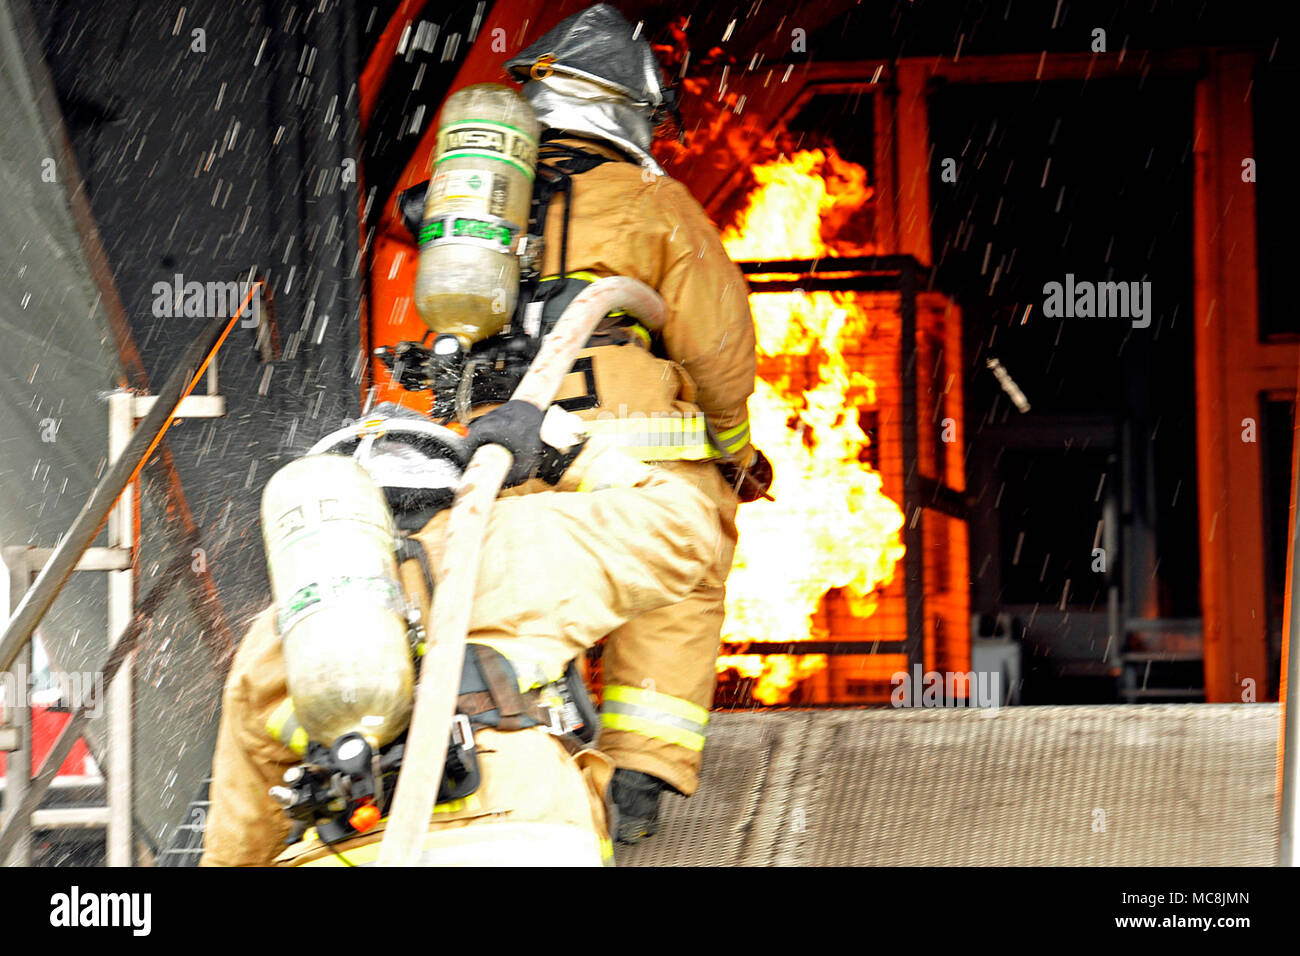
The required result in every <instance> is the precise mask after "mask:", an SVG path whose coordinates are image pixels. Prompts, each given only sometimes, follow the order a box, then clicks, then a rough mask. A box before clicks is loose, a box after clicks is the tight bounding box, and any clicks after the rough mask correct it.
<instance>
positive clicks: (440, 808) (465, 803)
mask: <svg viewBox="0 0 1300 956" xmlns="http://www.w3.org/2000/svg"><path fill="white" fill-rule="evenodd" d="M481 809H483V801H482V800H480V799H479V797H478V794H477V793H471V794H470V795H469V796H468V797H461V798H460V799H459V800H448V801H447V802H446V803H435V804H434V805H433V812H434V813H460V811H462V810H481ZM387 821H388V817H384V819H383V821H382V822H385V823H386V822H387Z"/></svg>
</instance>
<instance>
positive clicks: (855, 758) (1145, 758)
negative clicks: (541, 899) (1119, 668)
mask: <svg viewBox="0 0 1300 956" xmlns="http://www.w3.org/2000/svg"><path fill="white" fill-rule="evenodd" d="M990 714H992V715H993V716H989V715H990ZM1279 719H1280V717H1279V705H1277V704H1151V705H1110V706H1087V707H1083V706H1079V707H1008V708H1002V709H1001V710H998V711H980V710H965V709H957V708H950V709H932V710H925V709H917V710H839V711H779V712H772V711H767V712H761V713H748V714H726V713H720V714H714V715H713V716H712V718H711V720H710V737H709V745H708V749H707V750H706V751H705V756H704V773H703V779H702V783H701V787H700V791H699V793H697V795H696V796H695V797H693V798H692V799H690V800H689V801H688V800H685V799H683V798H681V797H677V796H670V797H666V798H665V800H664V804H663V807H662V811H661V813H662V826H661V828H660V832H659V834H658V835H657V836H655V837H654V838H653V839H651V840H649V841H647V842H646V843H644V844H641V845H639V846H636V847H620V848H619V851H618V857H617V859H618V863H619V864H620V865H623V866H667V865H677V866H681V865H757V866H761V865H804V866H808V865H877V866H882V865H975V864H984V865H1011V866H1032V865H1050V864H1058V865H1088V866H1133V865H1139V866H1141V865H1165V866H1180V865H1226V866H1242V865H1272V864H1273V863H1275V862H1276V854H1277V823H1276V816H1275V813H1274V781H1275V777H1274V774H1275V760H1276V747H1277V730H1278V721H1279Z"/></svg>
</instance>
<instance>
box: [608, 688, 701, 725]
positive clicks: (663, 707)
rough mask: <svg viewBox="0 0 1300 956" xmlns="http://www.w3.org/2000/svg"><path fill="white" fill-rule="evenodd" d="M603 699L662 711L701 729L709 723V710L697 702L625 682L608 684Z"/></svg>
mask: <svg viewBox="0 0 1300 956" xmlns="http://www.w3.org/2000/svg"><path fill="white" fill-rule="evenodd" d="M605 700H613V701H618V702H619V703H620V704H634V705H636V706H638V707H647V708H649V709H651V710H658V711H662V712H663V713H665V714H671V715H672V716H673V717H680V718H682V719H683V720H689V721H691V722H693V723H695V724H698V725H699V727H700V729H703V728H704V727H705V726H707V725H708V723H709V712H708V710H706V709H705V708H703V707H701V706H700V705H699V704H692V703H691V702H690V701H689V700H683V699H682V698H680V697H670V696H669V695H668V694H661V693H659V692H658V691H654V690H647V689H646V688H644V687H629V686H627V685H626V684H610V685H609V686H608V687H606V688H605Z"/></svg>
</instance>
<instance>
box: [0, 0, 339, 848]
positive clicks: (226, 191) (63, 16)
mask: <svg viewBox="0 0 1300 956" xmlns="http://www.w3.org/2000/svg"><path fill="white" fill-rule="evenodd" d="M3 2H4V3H5V4H7V5H9V6H12V5H14V4H16V3H18V2H22V0H3ZM352 16H353V11H352V10H351V5H350V4H343V3H340V2H337V0H324V2H313V3H310V4H303V3H292V2H278V0H268V2H255V3H254V2H246V3H237V2H230V0H199V2H193V0H190V2H186V3H185V4H179V3H157V2H152V0H151V2H136V3H131V2H112V3H102V2H96V0H36V2H34V3H32V4H31V6H30V14H29V15H27V16H26V18H24V17H23V16H22V15H19V16H17V17H15V18H14V20H15V22H18V23H23V22H26V23H28V24H31V25H32V26H33V27H34V29H35V31H36V33H37V34H38V35H39V46H38V48H39V49H41V50H42V51H43V53H44V58H45V62H46V64H47V66H48V68H49V72H50V76H51V77H52V81H53V87H54V90H55V94H56V97H57V102H58V104H59V108H60V111H61V113H62V118H63V123H64V124H65V126H66V128H67V132H68V136H69V138H70V140H71V144H72V147H73V152H74V154H75V158H76V165H77V167H78V169H79V170H80V174H81V179H82V182H83V184H84V189H85V194H86V197H87V198H88V200H89V203H90V207H91V211H92V212H93V215H94V219H95V221H96V223H97V225H98V230H99V234H100V237H101V238H102V242H103V248H104V251H105V253H106V255H107V260H108V262H109V264H110V267H111V273H112V279H113V281H114V283H115V285H116V289H117V291H118V292H119V293H120V300H121V303H122V307H123V309H124V312H125V318H126V321H127V324H129V328H130V332H131V337H132V338H133V340H134V345H135V347H136V348H137V349H138V352H139V356H140V359H141V360H142V363H143V369H144V372H145V373H146V374H147V376H148V379H149V382H150V383H151V384H152V386H153V388H154V389H157V388H158V387H160V386H161V384H162V382H163V380H164V379H165V377H166V376H167V375H168V374H169V373H170V372H171V371H172V370H173V368H174V367H175V364H176V361H177V358H178V356H179V355H180V353H181V352H182V351H183V349H184V348H185V346H186V344H187V343H188V342H189V341H190V340H191V337H192V336H193V335H194V334H195V332H196V331H197V330H198V329H199V328H200V326H201V324H202V323H204V322H206V321H207V318H206V317H203V318H200V317H184V316H178V317H167V316H165V315H158V314H156V313H157V311H158V310H157V309H156V300H157V296H156V295H155V293H154V291H153V290H154V285H155V284H156V283H159V282H166V283H168V284H171V283H173V282H174V277H175V276H176V275H178V274H179V275H181V276H183V281H184V282H191V281H197V282H200V283H208V282H230V281H237V280H238V279H240V278H241V277H243V276H245V275H248V274H249V273H250V270H251V271H252V272H253V273H254V274H256V275H258V276H261V277H264V278H265V279H266V280H267V283H268V287H269V288H270V290H271V293H272V296H273V302H274V315H275V326H276V327H275V332H276V335H275V336H274V337H273V342H274V344H275V345H277V346H278V349H277V350H276V351H275V352H274V353H273V354H272V355H270V356H269V358H270V360H269V361H267V358H268V356H266V355H263V354H261V353H260V352H259V351H258V350H256V349H255V348H254V347H253V344H254V343H253V332H252V330H250V329H236V331H235V332H234V334H233V335H232V338H231V340H230V341H229V342H228V344H227V345H226V346H225V348H224V349H223V351H222V358H221V362H220V391H221V393H222V394H223V395H224V396H225V397H226V401H227V415H226V417H225V418H223V419H219V420H207V421H205V420H192V421H187V422H183V423H181V424H179V425H178V426H176V427H174V428H173V429H172V431H171V432H170V434H169V437H168V444H169V447H170V452H171V456H172V459H173V460H174V462H175V467H176V473H177V475H178V476H179V484H180V487H181V489H182V490H183V495H184V500H185V503H186V504H187V506H188V509H189V511H190V513H191V514H192V517H193V520H194V522H195V524H196V525H197V528H198V538H197V539H195V540H187V539H186V538H185V537H184V535H183V533H182V531H181V530H180V529H179V523H178V521H177V507H176V501H175V498H174V497H173V498H172V499H168V498H167V497H166V495H165V494H164V491H165V490H166V488H165V485H166V484H167V482H166V481H164V480H163V479H164V478H165V475H164V474H163V472H162V471H160V469H159V468H158V467H157V462H155V467H153V468H152V469H151V470H150V471H149V472H148V473H147V475H146V481H145V486H144V492H143V494H142V507H141V511H142V528H143V534H142V543H141V549H140V568H139V571H140V574H139V586H138V588H139V589H138V596H143V595H144V594H145V593H147V592H148V590H149V588H150V587H151V586H153V585H154V584H156V583H158V582H160V581H161V582H162V583H163V586H164V587H167V588H169V589H171V590H172V591H173V592H174V593H172V594H171V595H169V598H168V601H167V603H166V605H165V606H164V608H163V610H162V611H160V612H159V613H158V614H157V615H156V616H155V619H154V621H153V622H152V625H151V626H150V628H149V630H148V632H147V634H146V637H145V641H144V646H143V647H142V649H141V652H140V655H139V658H138V662H139V665H138V676H137V706H136V714H135V727H136V735H135V746H136V751H135V773H136V778H135V797H136V813H137V817H138V820H139V822H140V823H141V824H142V826H141V828H140V829H141V833H140V835H141V836H142V837H143V838H145V841H146V843H147V844H149V845H150V847H151V849H154V850H155V851H160V850H163V849H164V848H166V847H167V846H168V845H169V844H170V843H172V842H173V841H174V839H175V837H176V835H177V827H178V826H179V825H180V824H181V823H182V822H183V820H182V818H183V817H184V815H185V809H186V805H187V803H188V801H189V800H190V798H191V797H192V796H193V794H194V792H195V790H196V788H197V787H198V786H199V783H200V781H201V780H202V779H203V777H204V776H205V775H206V772H207V769H208V764H209V761H210V758H211V750H212V743H213V740H214V738H215V730H216V723H215V715H216V713H217V705H218V703H219V693H220V686H221V679H222V677H223V676H224V675H223V674H222V673H221V670H222V667H223V665H224V663H225V661H226V658H225V657H223V654H222V650H223V649H222V648H221V647H220V646H219V645H218V643H217V642H215V641H214V635H213V633H211V627H210V622H211V621H212V620H221V619H224V620H225V621H228V623H229V628H230V630H231V631H232V632H233V633H234V634H235V635H236V636H238V635H239V634H241V633H242V631H243V630H244V628H245V625H246V623H247V621H248V619H249V618H250V617H251V616H252V615H253V614H254V613H256V612H257V611H258V610H259V609H260V608H261V607H263V606H264V605H265V604H266V603H267V601H268V600H269V589H268V586H267V581H266V572H265V566H264V560H263V556H262V548H261V540H260V529H259V524H258V507H259V503H260V496H261V490H262V488H263V486H264V485H265V483H266V481H267V480H268V479H269V478H270V476H271V475H272V474H273V473H274V472H275V470H276V469H277V468H278V467H279V466H280V465H282V464H283V463H285V462H287V461H289V460H290V459H292V458H294V457H296V456H298V455H301V454H302V453H303V452H305V451H306V450H307V448H308V447H310V445H311V444H312V443H313V442H314V441H315V440H316V439H317V438H318V437H320V436H321V435H322V434H324V433H325V432H327V431H329V430H332V429H333V428H336V427H338V425H339V424H340V422H341V421H342V420H343V419H346V418H351V417H355V416H356V415H357V414H358V413H359V410H360V388H361V385H360V372H361V368H362V364H361V354H360V353H361V338H360V334H359V317H360V309H361V295H360V292H359V290H360V287H361V285H360V252H359V248H360V243H359V241H358V222H357V210H358V193H357V184H356V175H355V170H356V165H355V164H356V160H357V145H356V144H357V141H358V134H357V123H356V115H357V95H358V94H357V87H356V80H357V75H358V66H357V54H356V44H355V37H354V29H353V26H352V24H353V20H352ZM9 67H10V64H9V61H6V62H5V68H6V69H9ZM10 89H17V86H16V85H15V84H9V85H8V86H7V88H6V90H5V92H6V98H8V94H9V90H10ZM6 112H9V111H8V110H6ZM6 122H9V120H6ZM33 123H35V120H33ZM46 132H47V135H49V136H50V141H51V142H53V140H54V136H53V134H49V133H48V131H46ZM29 139H31V137H30V136H29V137H27V138H24V137H23V136H16V137H7V140H13V142H8V141H6V149H5V151H4V152H3V154H0V175H2V176H4V177H5V183H6V184H7V187H6V189H7V193H8V194H9V195H13V194H14V192H15V190H17V192H18V193H19V194H23V193H24V191H25V192H26V193H30V194H34V195H38V196H45V195H46V194H45V193H41V192H40V191H39V190H40V185H41V184H40V182H39V174H40V171H41V168H40V166H39V165H38V164H37V165H32V162H31V161H32V160H38V159H39V158H41V156H40V154H41V153H42V152H43V151H48V150H49V149H51V148H53V147H52V146H50V147H47V146H44V145H37V146H31V144H30V143H27V140H29ZM25 144H26V145H25ZM26 146H31V148H26ZM10 147H12V148H10ZM20 147H22V148H20ZM24 148H26V152H30V153H32V155H31V156H28V155H26V152H24V151H23V149H24ZM11 179H12V180H14V181H15V183H16V185H12V184H10V183H9V181H10V180H11ZM43 201H44V202H45V205H46V206H47V207H49V208H45V207H39V208H38V205H39V204H36V205H32V208H31V210H30V214H28V215H26V216H25V218H24V219H23V220H22V222H21V223H20V225H21V226H22V228H23V230H25V232H24V234H23V235H21V236H19V235H18V234H17V232H16V231H15V232H13V233H11V232H10V231H9V228H10V226H11V222H10V220H11V219H12V218H13V217H9V216H6V219H5V221H4V226H5V230H6V232H5V235H4V236H3V240H4V244H5V245H4V248H5V253H4V254H3V258H0V265H3V266H4V268H5V270H6V274H5V283H4V290H3V292H4V295H3V300H4V306H3V308H4V311H3V312H0V323H3V326H2V327H3V331H4V345H5V347H4V349H0V382H3V383H4V385H5V389H6V391H5V395H4V398H5V404H6V406H7V409H6V415H7V416H8V417H6V418H5V419H4V425H5V430H6V433H5V435H4V436H3V437H4V439H5V440H6V445H5V447H4V451H2V452H0V469H3V470H4V473H5V474H6V475H9V474H10V473H12V474H13V476H14V477H13V479H12V480H9V479H6V481H5V483H4V492H5V494H6V497H7V498H9V499H10V500H7V501H6V503H5V504H6V509H7V510H9V511H10V512H11V514H12V515H13V516H14V518H15V520H14V521H12V522H7V523H6V524H4V525H3V526H2V527H0V530H2V531H3V533H4V535H5V538H4V540H3V542H0V543H3V544H6V545H12V544H37V545H44V546H50V545H53V544H54V543H55V541H54V539H55V537H56V536H57V534H58V533H59V530H60V529H61V528H64V527H66V525H67V524H68V523H70V521H71V517H72V515H75V513H76V510H77V508H79V507H80V504H81V503H82V502H83V501H84V499H85V495H86V494H87V493H88V491H89V487H90V483H91V482H92V481H93V477H94V472H95V470H96V468H97V465H98V460H99V458H100V457H102V456H103V455H104V454H105V452H106V450H107V448H106V422H107V406H106V404H105V403H104V401H103V393H104V392H105V391H106V390H107V389H108V388H111V387H112V384H113V381H114V379H115V378H116V377H117V376H118V375H119V373H120V371H121V368H120V367H119V356H118V354H117V348H116V347H115V344H114V341H113V339H112V338H111V337H110V336H108V334H107V332H106V328H105V325H106V320H105V319H104V318H103V316H102V315H96V314H95V313H94V311H93V310H92V308H91V306H90V303H91V302H93V301H95V299H96V293H95V290H94V289H93V288H92V285H93V284H92V282H91V281H90V280H89V279H88V277H87V272H86V270H85V268H78V264H77V263H75V262H73V261H71V260H72V259H73V258H74V256H73V254H74V253H75V247H76V242H75V237H74V235H73V234H72V233H71V232H70V231H69V228H70V222H69V219H68V217H67V216H66V215H64V214H61V213H60V212H59V211H58V205H59V204H58V203H57V202H55V201H54V200H50V199H48V198H47V199H45V200H43ZM15 229H16V225H15ZM48 237H54V238H48ZM49 242H58V243H62V245H63V246H64V247H66V248H67V249H68V250H72V252H71V253H70V254H69V256H67V257H62V258H61V257H60V256H58V255H55V254H53V253H51V252H50V251H49V250H48V249H45V248H44V247H41V246H40V244H41V243H47V244H48V243H49ZM24 243H25V244H26V246H25V248H26V249H27V250H28V251H27V252H26V253H24V254H23V255H21V256H20V255H18V254H17V252H16V251H15V250H16V249H17V248H18V246H19V245H21V244H24ZM38 249H39V250H40V251H39V252H38V251H37V250H38ZM23 265H26V266H27V267H28V269H29V272H28V276H30V277H31V278H33V279H35V281H34V283H32V287H33V289H34V290H35V291H34V294H33V297H32V298H31V299H30V300H28V301H27V302H26V303H25V305H23V306H22V307H19V306H18V304H19V303H21V302H22V294H21V292H20V290H19V289H18V287H17V285H16V284H14V281H13V280H14V271H16V270H17V269H19V268H22V266H23ZM59 266H63V268H58V267H59ZM11 270H12V271H11ZM10 299H14V300H15V302H10V301H9V300H10ZM87 315H90V316H91V317H90V318H89V319H87V318H85V316H87ZM20 345H21V346H22V349H19V348H18V346H20ZM33 348H41V349H44V357H43V359H42V363H41V368H40V370H39V372H38V374H37V376H36V377H35V379H34V380H33V381H32V382H31V383H30V385H28V386H24V385H23V383H24V382H26V381H27V379H28V373H30V372H31V367H30V362H29V356H28V355H27V354H26V351H30V350H31V349H33ZM24 350H26V351H24ZM82 353H85V354H84V355H83V354H82ZM14 389H18V391H19V392H21V394H17V393H13V392H14ZM11 393H13V394H11ZM29 393H30V394H29ZM51 409H55V410H56V411H55V412H51ZM51 414H55V415H61V416H62V417H63V418H64V419H65V423H64V425H63V428H64V429H66V430H65V431H62V432H61V433H60V438H59V441H58V442H57V443H55V444H54V445H53V446H49V445H46V446H42V444H41V442H40V429H41V422H42V421H43V420H44V419H46V418H48V417H50V416H51ZM68 419H72V421H68ZM42 451H44V452H46V453H47V454H46V458H47V459H48V458H49V457H50V455H57V456H61V458H60V460H61V461H62V460H64V459H66V461H64V467H65V469H66V470H67V472H68V473H69V475H70V476H71V477H72V478H73V479H75V481H70V482H69V484H68V485H67V486H66V488H65V489H64V491H63V494H62V495H61V496H60V503H61V504H60V507H58V508H56V509H53V510H51V509H49V508H48V506H47V510H51V514H50V520H49V521H47V522H45V523H44V524H39V525H38V523H37V522H36V521H35V520H34V519H33V518H32V515H33V514H36V513H38V512H40V510H41V508H42V502H43V501H46V500H48V499H49V498H50V497H51V492H50V490H49V484H50V482H52V481H53V478H49V477H48V476H46V477H47V479H48V480H46V481H45V482H44V483H41V482H38V481H33V480H30V479H27V480H26V481H25V483H24V482H23V479H24V478H25V476H26V475H27V474H28V473H29V472H31V471H32V469H33V467H34V462H33V456H34V455H36V454H37V453H40V452H42ZM36 464H39V462H37V463H36ZM40 476H41V472H40V470H39V469H38V470H37V477H38V478H39V477H40ZM10 496H14V497H12V498H11V497H10ZM11 525H12V527H11ZM16 535H22V537H20V538H17V539H15V536H16ZM191 553H192V555H193V560H192V562H191V565H192V566H191V567H187V568H186V569H185V574H193V575H196V576H201V575H204V574H206V575H210V580H211V582H212V583H214V584H215V592H216V595H217V597H218V601H219V605H220V606H219V607H207V608H206V609H205V610H206V613H205V614H199V613H196V610H195V603H194V601H193V600H192V595H193V593H194V590H195V589H194V588H193V586H192V585H193V584H194V582H193V581H191V580H187V579H185V575H184V574H183V575H181V576H180V577H179V578H171V579H167V578H166V577H165V575H164V574H163V571H164V569H165V568H166V567H167V566H168V564H169V563H170V562H172V561H173V560H174V559H175V558H176V557H177V555H178V554H181V555H183V554H191ZM79 577H87V578H88V577H91V576H79ZM96 577H97V576H96ZM78 587H83V588H88V589H90V590H88V591H87V592H86V593H85V594H78V595H74V594H71V593H70V594H69V596H68V598H69V600H75V601H76V602H77V609H76V611H75V612H73V613H74V617H75V619H76V623H77V626H76V627H71V626H68V627H65V626H63V625H62V624H61V622H60V621H59V620H58V619H57V617H55V618H51V619H50V620H49V621H48V622H47V624H46V626H45V627H44V628H43V630H42V634H43V637H44V639H45V641H46V643H47V644H49V646H50V650H51V657H52V658H53V659H54V660H55V661H56V666H58V667H60V668H62V669H76V668H81V667H84V666H85V662H87V661H89V660H93V659H95V657H96V656H97V655H102V653H103V648H104V644H105V636H104V634H103V633H102V628H103V626H104V618H103V611H102V606H99V605H97V602H98V601H102V597H99V598H97V597H96V596H95V595H94V593H92V592H93V585H91V584H89V583H87V584H86V585H82V584H80V582H78ZM101 590H102V586H101ZM69 600H61V606H62V605H63V604H67V603H69ZM74 631H75V632H76V633H75V634H74ZM227 650H228V649H227ZM91 723H92V725H95V726H92V729H91V734H92V737H93V738H95V739H96V741H98V739H99V738H100V737H101V734H100V727H99V726H97V725H96V722H94V721H92V722H91Z"/></svg>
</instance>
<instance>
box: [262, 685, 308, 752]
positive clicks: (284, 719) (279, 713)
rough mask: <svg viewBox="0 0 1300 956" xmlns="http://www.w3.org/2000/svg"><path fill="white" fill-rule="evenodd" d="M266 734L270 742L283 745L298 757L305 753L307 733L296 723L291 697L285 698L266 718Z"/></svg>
mask: <svg viewBox="0 0 1300 956" xmlns="http://www.w3.org/2000/svg"><path fill="white" fill-rule="evenodd" d="M266 732H267V733H268V734H269V735H270V736H271V739H272V740H274V741H277V742H278V743H281V744H284V745H285V746H286V747H288V748H289V749H290V750H292V751H293V752H294V753H296V754H297V755H298V756H299V757H301V756H302V755H303V754H305V753H306V752H307V731H306V730H305V729H304V728H303V726H302V725H301V724H299V723H298V718H297V716H295V714H294V712H293V698H291V697H286V698H285V699H284V701H283V702H282V703H281V704H280V706H278V707H276V708H275V710H273V711H271V716H270V717H268V718H266Z"/></svg>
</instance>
